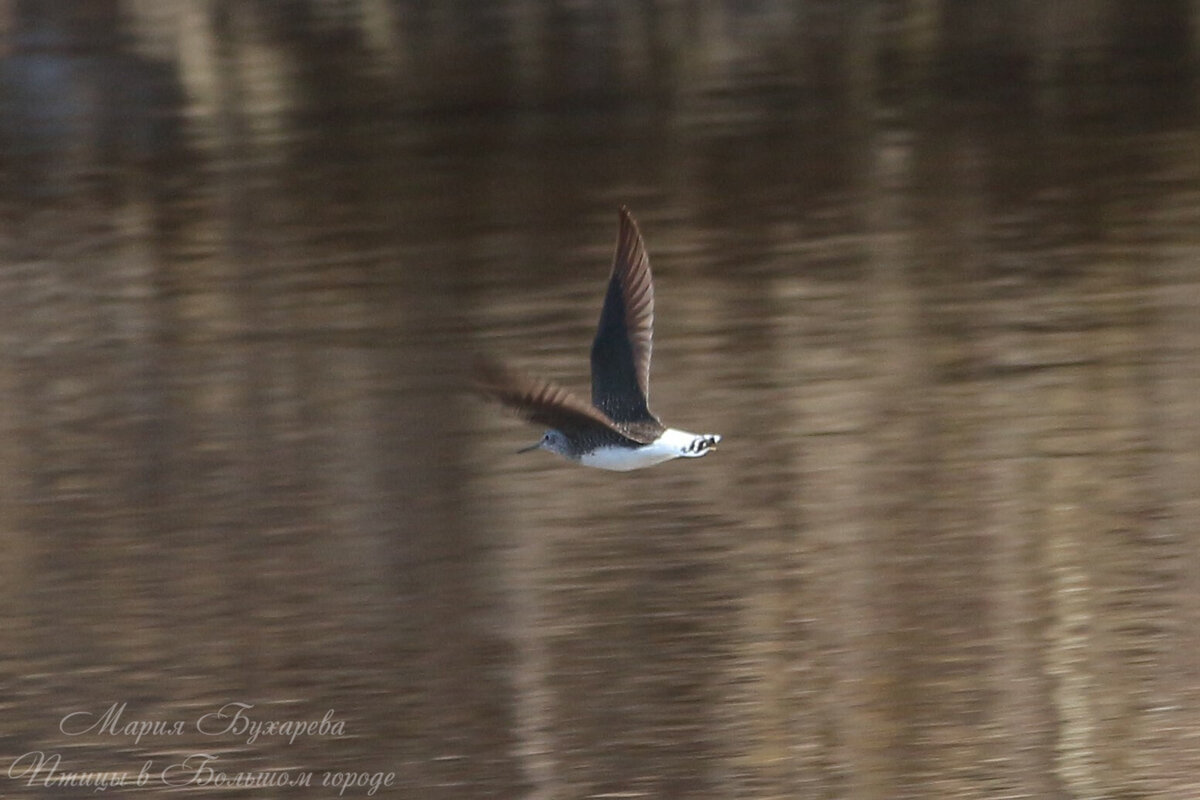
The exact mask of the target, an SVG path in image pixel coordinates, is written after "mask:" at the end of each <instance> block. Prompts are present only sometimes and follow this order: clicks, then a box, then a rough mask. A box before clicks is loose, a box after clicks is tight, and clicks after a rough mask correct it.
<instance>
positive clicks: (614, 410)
mask: <svg viewBox="0 0 1200 800" xmlns="http://www.w3.org/2000/svg"><path fill="white" fill-rule="evenodd" d="M620 218H621V227H620V231H619V232H618V234H617V252H616V255H615V256H614V257H613V268H612V277H610V278H609V281H608V293H607V294H606V295H605V296H604V309H603V310H602V311H601V312H600V324H599V325H598V326H597V328H596V338H595V339H594V340H593V342H592V405H594V406H595V407H596V408H598V409H600V410H601V411H603V412H604V413H605V414H607V415H608V416H609V417H610V418H611V419H613V420H615V421H616V422H618V423H621V422H654V423H657V422H658V419H657V418H656V417H655V416H654V415H653V414H651V413H650V407H649V402H650V349H651V338H652V337H653V334H654V283H653V281H652V280H651V278H650V259H649V257H648V256H647V255H646V246H645V244H644V243H643V242H642V234H641V233H640V232H639V231H638V226H637V223H636V222H635V221H634V219H633V215H631V214H630V213H629V209H627V208H625V207H624V206H621V211H620Z"/></svg>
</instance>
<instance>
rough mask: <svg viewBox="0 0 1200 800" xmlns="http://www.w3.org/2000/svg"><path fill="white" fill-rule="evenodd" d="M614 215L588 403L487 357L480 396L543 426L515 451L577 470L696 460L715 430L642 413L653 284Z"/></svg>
mask: <svg viewBox="0 0 1200 800" xmlns="http://www.w3.org/2000/svg"><path fill="white" fill-rule="evenodd" d="M620 218H621V227H620V231H619V233H618V235H617V252H616V256H615V257H614V259H613V268H612V277H610V278H609V281H608V294H606V295H605V297H604V309H603V310H602V311H601V312H600V324H599V325H598V326H597V328H596V338H595V339H594V340H592V402H591V404H590V405H589V404H588V403H586V402H584V401H583V400H581V399H579V398H578V397H576V396H575V395H573V394H572V393H571V392H569V391H567V390H566V389H563V388H562V387H560V386H556V385H555V384H553V383H551V382H550V381H546V380H542V379H540V378H535V377H533V376H531V375H526V374H524V373H522V372H519V371H517V370H515V369H512V368H510V367H508V366H506V365H504V364H500V363H498V362H495V361H492V360H489V359H483V358H481V359H480V360H479V363H478V364H477V366H476V377H477V381H478V385H479V388H480V390H481V391H482V392H483V393H484V394H485V395H487V396H489V397H491V398H494V399H496V400H499V401H500V402H501V403H503V404H504V405H506V406H509V407H510V408H512V409H514V410H515V411H516V412H517V413H518V414H519V415H520V416H521V417H523V418H524V419H526V420H528V421H529V422H533V423H536V424H538V425H545V426H547V427H548V428H549V430H547V431H546V433H545V434H544V435H543V436H542V438H541V441H539V442H537V443H536V444H534V445H531V446H529V447H526V448H523V449H521V450H519V451H518V452H521V453H526V452H529V451H530V450H538V449H542V450H549V451H550V452H552V453H558V454H559V455H561V456H564V457H565V458H568V459H570V460H572V461H578V462H579V463H580V464H583V465H584V466H585V467H597V468H599V469H609V470H616V471H619V472H625V471H628V470H632V469H641V468H642V467H649V466H653V465H654V464H661V463H662V462H664V461H670V460H671V459H673V458H680V457H683V458H698V457H700V456H702V455H705V454H706V453H708V451H709V450H712V449H714V448H715V447H716V446H717V443H718V442H720V441H721V437H720V436H718V435H717V434H715V433H704V434H695V433H688V432H687V431H681V430H677V429H675V428H668V427H667V426H665V425H663V424H662V422H661V421H659V419H658V417H656V416H654V414H652V413H651V412H650V407H649V395H650V347H651V338H652V337H653V334H654V283H653V281H652V280H651V278H650V259H649V258H648V257H647V255H646V247H645V245H644V244H643V243H642V234H641V233H640V232H638V226H637V223H636V222H634V220H633V216H632V215H631V214H630V213H629V209H627V208H625V207H624V206H622V207H621V210H620Z"/></svg>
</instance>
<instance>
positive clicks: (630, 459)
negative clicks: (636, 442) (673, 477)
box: [579, 428, 696, 472]
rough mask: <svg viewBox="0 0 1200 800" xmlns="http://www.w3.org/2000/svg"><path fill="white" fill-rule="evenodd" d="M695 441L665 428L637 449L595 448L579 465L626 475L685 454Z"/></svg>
mask: <svg viewBox="0 0 1200 800" xmlns="http://www.w3.org/2000/svg"><path fill="white" fill-rule="evenodd" d="M695 438H696V434H694V433H688V432H687V431H680V430H676V429H675V428H667V429H666V430H665V431H663V432H662V435H661V436H659V437H658V438H657V439H655V440H654V441H653V442H651V443H650V444H647V445H642V446H641V447H639V448H637V449H631V448H628V447H598V448H596V449H595V450H593V451H592V452H590V453H586V454H584V455H583V456H582V457H580V459H579V463H581V464H583V465H584V466H585V467H596V468H597V469H609V470H613V471H614V472H628V471H629V470H632V469H641V468H642V467H652V466H654V465H655V464H661V463H662V462H664V461H670V460H671V459H672V458H679V457H680V456H682V455H684V448H686V447H687V446H688V445H689V444H690V443H691V442H692V440H693V439H695Z"/></svg>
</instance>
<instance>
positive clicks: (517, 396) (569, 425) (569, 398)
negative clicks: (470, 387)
mask: <svg viewBox="0 0 1200 800" xmlns="http://www.w3.org/2000/svg"><path fill="white" fill-rule="evenodd" d="M475 385H476V388H477V389H478V391H479V392H480V394H482V395H484V396H485V397H488V398H491V399H493V400H497V401H499V402H500V403H503V404H504V405H505V406H507V407H509V408H511V409H512V410H513V411H515V412H516V413H517V415H518V416H520V417H521V418H522V419H525V420H526V421H528V422H532V423H535V424H537V425H543V426H545V427H547V428H555V429H557V430H560V431H562V432H563V433H565V434H567V435H568V436H571V435H584V436H586V435H588V434H596V433H598V432H601V431H611V432H613V433H616V434H617V435H619V436H622V437H624V438H626V439H628V440H629V441H630V442H632V443H636V444H647V443H649V442H652V441H654V437H653V436H650V438H645V436H643V435H641V434H640V433H639V432H636V431H629V430H626V429H624V428H623V427H622V426H619V425H617V424H614V422H613V420H611V419H610V418H609V417H607V416H606V415H605V414H604V413H603V412H601V411H600V410H599V409H596V408H593V407H592V406H590V405H588V404H587V403H586V402H584V401H583V400H581V399H580V398H579V397H577V396H576V395H574V394H572V393H571V392H570V391H568V390H567V389H564V388H563V387H561V386H559V385H557V384H554V383H551V382H550V381H547V380H543V379H541V378H536V377H534V376H532V375H529V374H527V373H524V372H521V371H520V370H517V369H514V368H512V367H510V366H508V365H507V364H503V363H501V362H499V361H496V360H494V359H490V358H485V357H482V356H481V357H479V358H477V359H476V361H475ZM609 435H611V434H609Z"/></svg>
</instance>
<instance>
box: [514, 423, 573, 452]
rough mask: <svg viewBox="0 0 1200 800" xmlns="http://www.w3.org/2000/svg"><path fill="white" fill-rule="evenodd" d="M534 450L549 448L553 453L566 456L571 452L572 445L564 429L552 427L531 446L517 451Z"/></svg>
mask: <svg viewBox="0 0 1200 800" xmlns="http://www.w3.org/2000/svg"><path fill="white" fill-rule="evenodd" d="M532 450H549V451H550V452H551V453H558V454H559V455H563V456H565V455H567V454H568V453H569V452H570V445H569V444H568V443H567V437H566V436H564V435H563V433H562V431H558V430H555V429H554V428H551V429H550V430H548V431H546V432H545V433H543V434H542V438H541V439H540V440H538V441H537V442H535V443H534V444H531V445H529V447H522V448H521V449H520V450H518V451H517V452H518V453H528V452H530V451H532Z"/></svg>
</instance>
